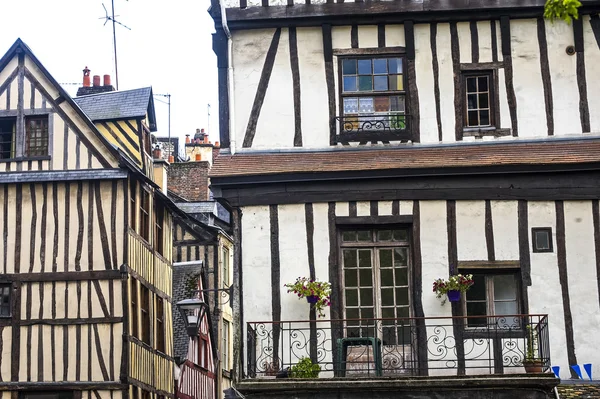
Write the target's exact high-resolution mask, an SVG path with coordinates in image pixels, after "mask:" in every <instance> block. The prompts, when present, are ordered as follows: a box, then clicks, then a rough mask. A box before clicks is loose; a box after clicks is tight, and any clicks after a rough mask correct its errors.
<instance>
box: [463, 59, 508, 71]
mask: <svg viewBox="0 0 600 399" xmlns="http://www.w3.org/2000/svg"><path fill="white" fill-rule="evenodd" d="M500 68H504V63H502V62H498V61H493V62H479V63H476V64H475V63H464V62H463V63H461V64H459V69H460V70H461V71H489V70H490V69H500Z"/></svg>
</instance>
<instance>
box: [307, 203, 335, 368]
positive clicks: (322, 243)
mask: <svg viewBox="0 0 600 399" xmlns="http://www.w3.org/2000/svg"><path fill="white" fill-rule="evenodd" d="M328 210H329V204H327V203H319V204H313V220H314V226H315V231H314V235H313V245H314V251H315V275H316V277H317V279H319V280H321V281H330V280H331V279H330V278H329V219H328V217H327V213H328ZM336 212H337V206H336ZM324 313H325V318H324V320H330V319H331V313H330V310H329V308H326V309H325V310H324ZM318 326H319V327H320V328H323V336H322V341H319V343H318V345H320V346H321V347H323V346H324V345H325V347H326V346H327V345H330V343H331V342H333V341H332V339H331V323H328V322H320V323H319V324H318ZM322 361H323V362H332V361H333V359H332V353H331V352H328V351H326V352H325V355H324V358H323V360H322Z"/></svg>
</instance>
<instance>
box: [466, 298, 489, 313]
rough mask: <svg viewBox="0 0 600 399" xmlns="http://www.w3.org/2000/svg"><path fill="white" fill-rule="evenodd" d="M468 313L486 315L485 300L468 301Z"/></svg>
mask: <svg viewBox="0 0 600 399" xmlns="http://www.w3.org/2000/svg"><path fill="white" fill-rule="evenodd" d="M467 315H468V316H485V315H487V309H486V305H485V302H483V301H482V302H467Z"/></svg>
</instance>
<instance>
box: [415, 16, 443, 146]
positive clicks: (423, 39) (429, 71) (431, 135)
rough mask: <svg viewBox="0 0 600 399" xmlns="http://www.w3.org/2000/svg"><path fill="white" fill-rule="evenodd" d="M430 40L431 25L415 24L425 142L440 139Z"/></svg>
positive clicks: (421, 121) (422, 137)
mask: <svg viewBox="0 0 600 399" xmlns="http://www.w3.org/2000/svg"><path fill="white" fill-rule="evenodd" d="M430 40H431V35H430V25H429V24H419V25H415V71H416V77H417V88H418V90H419V118H420V120H419V123H420V131H421V142H423V143H428V142H436V143H437V142H438V141H439V138H438V128H437V115H436V109H435V96H434V90H433V68H432V64H431V62H432V55H431V42H430Z"/></svg>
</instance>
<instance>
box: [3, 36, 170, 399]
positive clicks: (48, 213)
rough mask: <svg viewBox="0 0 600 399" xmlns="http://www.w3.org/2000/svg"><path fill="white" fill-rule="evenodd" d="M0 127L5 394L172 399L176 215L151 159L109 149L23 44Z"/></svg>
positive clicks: (12, 59)
mask: <svg viewBox="0 0 600 399" xmlns="http://www.w3.org/2000/svg"><path fill="white" fill-rule="evenodd" d="M115 123H117V122H115ZM145 123H146V121H145V118H144V117H141V118H140V119H139V124H138V126H137V129H134V130H133V133H132V135H133V136H134V137H139V138H140V140H141V137H142V133H143V132H146V131H148V132H149V128H148V127H146V126H145ZM0 125H1V127H0V130H1V134H0V135H1V136H2V138H1V139H0V141H1V143H0V146H1V147H2V150H1V155H0V197H1V198H2V201H0V203H2V204H3V205H2V209H3V211H1V213H0V214H1V215H2V216H1V217H0V231H1V232H2V233H1V234H2V237H3V238H2V239H0V248H1V249H0V259H1V261H0V265H2V266H0V270H2V272H3V273H2V274H1V275H0V287H2V291H1V292H2V294H3V297H2V300H3V305H2V306H3V310H2V314H1V317H0V348H3V349H0V352H1V356H2V357H1V359H0V391H1V393H2V397H3V398H8V397H11V398H17V397H22V398H27V397H29V395H33V394H35V393H40V392H43V393H44V394H45V395H46V396H44V397H52V398H54V397H56V398H106V399H108V398H110V399H119V398H121V399H125V398H132V399H146V398H155V399H158V398H164V397H171V398H172V397H174V376H173V370H174V361H173V357H172V348H173V332H172V331H173V330H172V316H171V315H172V309H171V290H172V287H171V275H172V269H171V263H172V260H171V259H172V240H171V235H172V233H171V224H172V214H173V212H176V208H175V207H174V205H173V204H172V202H171V201H170V200H169V199H168V198H167V197H166V195H165V194H164V193H163V191H162V189H161V187H159V186H158V185H157V184H156V183H154V181H153V169H152V163H151V162H152V160H151V158H148V156H149V154H147V153H146V152H145V151H144V150H143V147H142V146H141V145H140V146H138V150H139V151H140V154H141V155H140V157H138V158H137V159H131V157H130V156H129V155H127V154H126V151H124V149H123V148H120V147H119V146H118V145H113V144H112V143H111V141H113V142H114V141H115V140H114V138H111V139H108V138H107V137H105V136H103V134H102V133H101V131H100V130H99V128H98V127H97V126H96V125H95V124H94V122H93V121H92V120H91V118H90V116H89V115H88V114H86V113H85V112H84V111H82V109H81V108H80V107H79V106H78V105H77V104H76V103H75V102H74V100H73V99H71V98H70V97H69V95H68V94H67V93H66V92H65V91H64V90H63V89H62V88H61V87H60V85H59V84H58V83H57V82H56V81H55V80H54V79H53V78H52V76H51V75H50V74H49V73H48V71H47V70H46V69H45V68H44V67H43V65H42V64H41V63H40V61H39V60H38V59H37V58H36V57H35V56H34V54H33V53H32V52H31V50H30V49H29V48H28V47H27V46H26V45H25V44H24V43H23V42H22V41H21V40H20V39H19V40H17V41H16V42H15V43H14V45H13V46H12V47H11V48H10V49H9V50H8V52H7V53H6V54H5V55H4V57H3V58H2V59H1V60H0ZM128 134H129V133H128ZM148 138H149V136H148ZM144 156H145V157H146V158H144ZM147 159H149V162H150V164H149V165H146V162H147V161H146V160H147ZM148 166H149V167H148ZM158 167H162V166H161V165H159V166H158ZM165 191H166V188H165ZM48 395H49V396H48Z"/></svg>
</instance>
